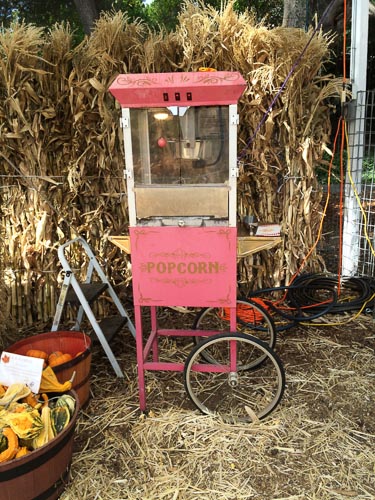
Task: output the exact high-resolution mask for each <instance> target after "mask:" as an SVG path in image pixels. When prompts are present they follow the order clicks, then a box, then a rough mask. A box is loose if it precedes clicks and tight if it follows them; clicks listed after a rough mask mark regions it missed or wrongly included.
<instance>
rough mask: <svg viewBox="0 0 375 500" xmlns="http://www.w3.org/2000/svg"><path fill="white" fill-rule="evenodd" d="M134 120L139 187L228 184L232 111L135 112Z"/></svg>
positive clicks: (210, 108) (213, 108)
mask: <svg viewBox="0 0 375 500" xmlns="http://www.w3.org/2000/svg"><path fill="white" fill-rule="evenodd" d="M130 117H131V127H132V148H133V163H134V180H135V183H136V185H147V184H167V185H171V184H212V183H214V184H223V183H225V182H226V181H227V180H228V176H229V172H228V163H229V155H228V119H229V112H228V107H227V106H202V107H190V108H178V107H175V108H171V109H168V108H147V109H131V110H130Z"/></svg>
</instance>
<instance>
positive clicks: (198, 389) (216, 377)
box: [184, 333, 285, 422]
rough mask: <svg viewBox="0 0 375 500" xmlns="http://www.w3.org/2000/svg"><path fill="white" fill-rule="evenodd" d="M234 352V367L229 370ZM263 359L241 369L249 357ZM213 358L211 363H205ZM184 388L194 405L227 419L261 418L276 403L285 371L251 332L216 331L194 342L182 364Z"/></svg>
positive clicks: (250, 362) (240, 420) (269, 411)
mask: <svg viewBox="0 0 375 500" xmlns="http://www.w3.org/2000/svg"><path fill="white" fill-rule="evenodd" d="M234 351H235V352H236V358H237V370H236V371H230V355H231V354H232V355H233V352H234ZM260 357H263V358H265V361H264V363H262V364H261V365H259V366H258V367H257V369H254V370H243V368H242V367H243V366H247V365H251V364H253V361H252V360H253V359H259V358H260ZM207 358H209V359H215V360H216V361H215V364H212V363H211V362H208V363H207ZM184 384H185V390H186V392H187V393H188V395H189V397H190V399H191V400H192V402H193V403H194V404H195V406H196V407H197V408H198V409H199V410H200V411H201V412H202V413H206V414H208V415H219V416H220V417H221V418H222V419H223V420H225V421H228V422H251V421H254V420H256V419H261V418H264V417H265V416H266V415H268V414H269V413H271V412H272V410H274V409H275V408H276V406H277V405H278V404H279V402H280V400H281V398H282V395H283V392H284V388H285V373H284V369H283V366H282V364H281V361H280V359H279V357H278V356H277V355H276V353H274V352H273V351H272V349H270V348H269V346H268V345H267V344H266V343H265V342H262V341H261V340H259V339H257V338H255V337H253V336H252V335H245V334H242V333H219V334H218V335H214V336H212V337H209V338H207V339H206V340H204V341H203V342H201V343H199V344H198V345H196V346H195V347H194V348H193V349H192V351H191V352H190V354H189V356H188V358H187V360H186V362H185V367H184Z"/></svg>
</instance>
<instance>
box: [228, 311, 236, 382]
mask: <svg viewBox="0 0 375 500" xmlns="http://www.w3.org/2000/svg"><path fill="white" fill-rule="evenodd" d="M229 320H230V331H231V332H236V331H237V307H236V306H234V307H231V308H230V309H229ZM236 346H237V344H236V342H231V343H230V360H229V365H230V371H231V372H232V373H233V372H235V371H237V350H236Z"/></svg>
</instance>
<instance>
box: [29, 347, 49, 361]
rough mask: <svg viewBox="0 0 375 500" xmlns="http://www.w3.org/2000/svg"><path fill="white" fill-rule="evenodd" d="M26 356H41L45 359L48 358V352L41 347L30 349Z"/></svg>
mask: <svg viewBox="0 0 375 500" xmlns="http://www.w3.org/2000/svg"><path fill="white" fill-rule="evenodd" d="M26 356H30V357H31V358H41V359H44V361H47V360H48V354H47V353H46V352H45V351H40V350H39V349H29V350H28V351H27V352H26Z"/></svg>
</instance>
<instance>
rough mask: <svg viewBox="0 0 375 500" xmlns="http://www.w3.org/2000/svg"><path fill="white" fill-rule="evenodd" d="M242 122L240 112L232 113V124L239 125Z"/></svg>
mask: <svg viewBox="0 0 375 500" xmlns="http://www.w3.org/2000/svg"><path fill="white" fill-rule="evenodd" d="M239 123H240V116H239V114H238V113H233V114H232V115H230V124H231V125H238V124H239Z"/></svg>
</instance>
